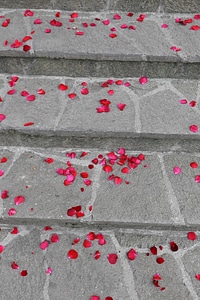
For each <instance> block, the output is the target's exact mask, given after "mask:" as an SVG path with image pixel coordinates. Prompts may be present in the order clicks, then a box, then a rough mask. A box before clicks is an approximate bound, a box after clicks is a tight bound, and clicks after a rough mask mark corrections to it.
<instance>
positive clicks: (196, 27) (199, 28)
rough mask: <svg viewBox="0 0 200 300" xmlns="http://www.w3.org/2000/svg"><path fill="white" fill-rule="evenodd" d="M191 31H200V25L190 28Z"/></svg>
mask: <svg viewBox="0 0 200 300" xmlns="http://www.w3.org/2000/svg"><path fill="white" fill-rule="evenodd" d="M190 30H200V26H199V25H193V26H191V27H190Z"/></svg>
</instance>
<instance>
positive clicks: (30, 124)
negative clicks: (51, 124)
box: [24, 122, 34, 127]
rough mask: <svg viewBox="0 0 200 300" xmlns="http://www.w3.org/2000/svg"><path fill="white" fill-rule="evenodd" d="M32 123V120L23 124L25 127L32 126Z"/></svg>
mask: <svg viewBox="0 0 200 300" xmlns="http://www.w3.org/2000/svg"><path fill="white" fill-rule="evenodd" d="M32 125H34V122H28V123H25V124H24V126H25V127H27V126H32Z"/></svg>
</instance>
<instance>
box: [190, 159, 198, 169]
mask: <svg viewBox="0 0 200 300" xmlns="http://www.w3.org/2000/svg"><path fill="white" fill-rule="evenodd" d="M198 166H199V165H198V163H196V162H195V161H193V162H191V163H190V167H191V168H193V169H196V168H198Z"/></svg>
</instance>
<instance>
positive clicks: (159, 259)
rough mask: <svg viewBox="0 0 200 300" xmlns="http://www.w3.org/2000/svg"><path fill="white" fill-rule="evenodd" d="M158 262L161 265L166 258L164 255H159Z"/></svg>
mask: <svg viewBox="0 0 200 300" xmlns="http://www.w3.org/2000/svg"><path fill="white" fill-rule="evenodd" d="M156 262H157V263H158V264H160V265H161V264H163V263H164V262H165V260H164V258H163V257H157V259H156Z"/></svg>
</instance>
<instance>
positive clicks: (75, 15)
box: [70, 12, 78, 19]
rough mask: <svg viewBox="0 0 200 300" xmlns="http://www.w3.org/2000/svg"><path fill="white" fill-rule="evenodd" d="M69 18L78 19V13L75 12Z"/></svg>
mask: <svg viewBox="0 0 200 300" xmlns="http://www.w3.org/2000/svg"><path fill="white" fill-rule="evenodd" d="M70 17H71V18H72V19H75V18H78V13H77V12H73V13H71V15H70Z"/></svg>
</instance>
